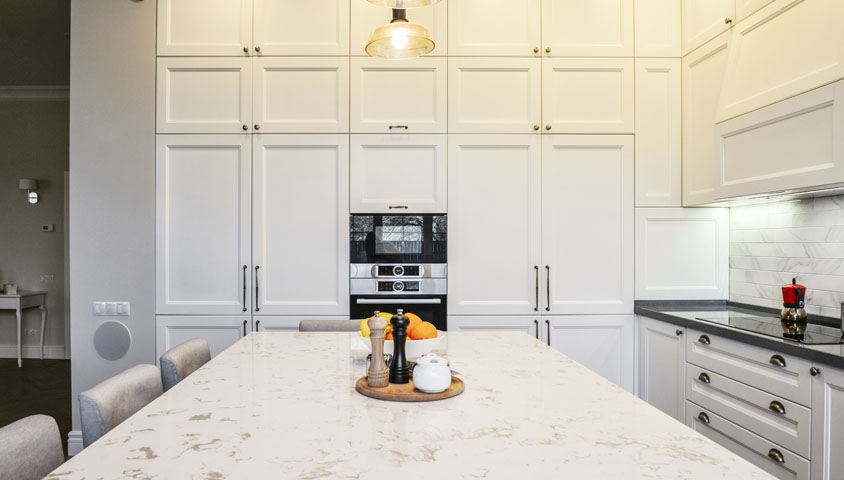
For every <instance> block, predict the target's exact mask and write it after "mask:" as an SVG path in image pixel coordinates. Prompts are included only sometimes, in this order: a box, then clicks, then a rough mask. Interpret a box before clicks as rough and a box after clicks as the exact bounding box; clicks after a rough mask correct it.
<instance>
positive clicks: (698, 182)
mask: <svg viewBox="0 0 844 480" xmlns="http://www.w3.org/2000/svg"><path fill="white" fill-rule="evenodd" d="M729 38H730V37H729V33H724V34H722V35H720V36H719V37H718V38H716V39H714V40H712V41H710V42H709V43H707V44H706V45H704V46H703V47H701V48H699V49H697V50H695V51H694V52H692V53H691V54H689V55H687V56H686V57H684V58H683V206H686V207H688V206H692V205H701V204H705V203H710V202H712V201H714V200H715V199H716V197H718V196H719V195H718V193H717V184H718V178H717V177H718V168H717V167H718V152H717V147H716V145H717V142H716V139H715V136H716V127H715V113H716V110H717V108H718V99H719V97H720V95H721V84H722V82H723V79H724V72H725V71H726V68H727V50H728V47H729Z"/></svg>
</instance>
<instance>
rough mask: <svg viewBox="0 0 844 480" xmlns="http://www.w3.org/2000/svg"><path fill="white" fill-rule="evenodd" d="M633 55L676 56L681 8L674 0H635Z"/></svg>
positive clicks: (679, 36)
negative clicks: (634, 45)
mask: <svg viewBox="0 0 844 480" xmlns="http://www.w3.org/2000/svg"><path fill="white" fill-rule="evenodd" d="M634 3H635V6H636V12H635V17H636V56H637V57H679V56H680V55H681V50H682V45H681V43H682V40H681V35H680V31H681V28H680V25H681V20H680V19H681V13H680V12H681V8H680V2H679V1H677V0H635V2H634Z"/></svg>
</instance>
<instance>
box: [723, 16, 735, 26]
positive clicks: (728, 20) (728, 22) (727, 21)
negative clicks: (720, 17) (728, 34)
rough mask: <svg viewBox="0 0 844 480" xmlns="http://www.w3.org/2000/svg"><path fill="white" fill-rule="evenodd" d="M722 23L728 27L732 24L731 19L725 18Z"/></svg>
mask: <svg viewBox="0 0 844 480" xmlns="http://www.w3.org/2000/svg"><path fill="white" fill-rule="evenodd" d="M724 23H726V24H727V25H729V24H731V23H733V19H732V18H730V17H727V18H725V19H724Z"/></svg>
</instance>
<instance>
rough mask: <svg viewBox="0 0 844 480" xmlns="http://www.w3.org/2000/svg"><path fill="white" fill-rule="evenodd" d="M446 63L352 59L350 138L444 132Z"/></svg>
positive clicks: (428, 60)
mask: <svg viewBox="0 0 844 480" xmlns="http://www.w3.org/2000/svg"><path fill="white" fill-rule="evenodd" d="M447 65H448V64H447V61H446V59H445V58H417V59H414V60H412V61H407V62H397V61H394V60H385V59H381V58H352V61H351V92H350V96H351V131H352V133H445V132H446V122H447V109H448V98H447V91H446V90H447V81H446V78H447V72H446V69H447Z"/></svg>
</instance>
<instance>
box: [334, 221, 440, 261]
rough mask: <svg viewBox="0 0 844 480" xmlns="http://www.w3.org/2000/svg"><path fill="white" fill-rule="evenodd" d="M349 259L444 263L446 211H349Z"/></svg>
mask: <svg viewBox="0 0 844 480" xmlns="http://www.w3.org/2000/svg"><path fill="white" fill-rule="evenodd" d="M349 234H350V245H351V251H350V257H351V258H350V259H351V262H352V263H446V250H447V241H446V238H447V221H446V216H445V215H352V216H351V222H350V228H349Z"/></svg>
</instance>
